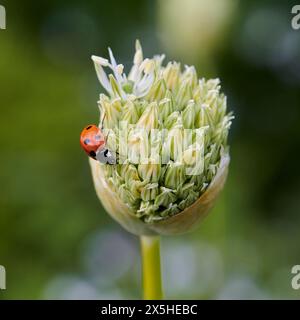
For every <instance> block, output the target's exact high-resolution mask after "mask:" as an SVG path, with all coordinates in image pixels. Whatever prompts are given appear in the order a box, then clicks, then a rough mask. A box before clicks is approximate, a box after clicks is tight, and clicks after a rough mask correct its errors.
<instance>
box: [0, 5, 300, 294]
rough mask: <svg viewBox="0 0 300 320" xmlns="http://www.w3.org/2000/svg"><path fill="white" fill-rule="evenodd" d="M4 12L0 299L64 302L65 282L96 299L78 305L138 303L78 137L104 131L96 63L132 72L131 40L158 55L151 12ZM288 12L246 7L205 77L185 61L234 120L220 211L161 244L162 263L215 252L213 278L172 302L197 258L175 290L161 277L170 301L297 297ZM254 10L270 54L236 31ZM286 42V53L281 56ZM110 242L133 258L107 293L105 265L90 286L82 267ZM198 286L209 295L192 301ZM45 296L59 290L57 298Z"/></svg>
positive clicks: (297, 57)
mask: <svg viewBox="0 0 300 320" xmlns="http://www.w3.org/2000/svg"><path fill="white" fill-rule="evenodd" d="M1 4H2V5H5V7H6V11H7V29H6V30H5V31H4V30H0V70H1V71H0V108H1V117H0V145H1V151H0V153H1V156H0V168H1V170H0V179H1V180H0V181H1V192H0V264H1V265H4V266H5V267H6V270H7V290H6V291H0V298H6V299H29V298H30V299H31V298H32V299H35V298H40V299H43V298H72V297H73V296H72V295H70V294H69V295H68V294H65V295H64V294H62V290H63V288H64V286H65V283H66V279H67V283H70V281H71V282H72V281H73V280H74V279H75V280H74V281H75V282H76V281H78V280H76V279H80V281H83V282H84V283H85V286H84V288H86V286H87V284H88V285H89V286H93V289H94V291H92V292H93V294H91V290H89V291H88V294H86V291H85V290H82V287H81V286H78V287H77V286H76V285H74V286H73V287H72V286H71V288H74V290H75V291H76V290H77V291H76V292H77V293H76V292H75V293H76V294H75V296H76V297H80V298H85V297H95V298H97V297H99V296H100V297H106V298H110V297H120V298H124V297H129V298H137V297H139V296H140V279H139V277H140V275H139V273H138V270H139V258H138V245H137V239H135V238H134V237H133V236H130V235H127V234H125V233H124V232H123V231H122V230H121V228H120V227H119V226H117V225H116V224H115V223H114V222H113V221H112V220H111V219H110V218H109V217H108V215H107V214H106V213H105V212H104V210H103V208H102V206H101V204H100V203H99V201H98V200H97V198H96V195H95V192H94V189H93V186H92V180H91V176H90V172H89V166H88V162H87V158H86V156H85V154H84V153H83V152H82V151H81V150H80V147H79V133H80V131H81V128H82V127H83V126H84V125H85V124H87V123H90V122H91V123H93V122H97V120H98V109H97V105H96V101H97V99H98V94H99V92H100V90H101V88H100V86H99V84H98V81H97V79H96V75H95V72H94V69H93V65H92V62H91V60H90V56H91V55H92V54H97V55H101V56H103V55H106V52H107V51H106V48H107V47H108V46H110V47H112V48H113V51H114V53H115V55H116V57H117V58H118V60H119V61H122V62H124V64H125V67H126V66H127V67H128V66H129V65H130V61H131V57H132V54H133V45H134V40H135V39H136V38H139V39H140V40H141V42H142V43H143V45H144V51H145V55H146V56H147V55H148V56H151V55H153V54H154V53H159V52H162V51H165V50H164V46H163V41H162V40H161V38H160V31H159V30H158V27H157V22H156V21H157V10H158V7H157V4H156V2H154V1H150V0H149V1H138V0H135V1H134V0H130V1H126V2H125V1H96V0H92V1H89V2H86V1H80V0H74V1H68V0H65V1H58V0H54V1H50V0H49V1H48V0H47V1H43V2H42V3H41V2H37V1H33V0H28V1H26V2H25V1H24V2H20V1H16V0H10V1H1ZM292 4H293V2H289V1H284V2H283V1H240V2H239V4H238V6H239V7H238V10H237V14H236V16H235V17H234V19H233V20H232V26H231V29H230V31H229V32H228V34H227V35H226V41H224V45H223V47H222V50H219V51H218V52H216V53H215V54H214V56H213V64H214V68H212V69H210V70H209V71H205V72H204V74H203V73H202V71H201V70H202V69H201V67H200V66H201V65H203V64H205V61H204V62H203V61H200V59H199V61H193V63H196V65H198V66H199V68H197V71H198V74H199V75H200V76H202V75H204V76H214V77H220V78H221V81H222V84H223V90H224V91H225V92H226V94H227V95H228V104H229V108H230V109H231V110H233V111H234V113H235V116H236V120H235V121H234V124H233V129H232V131H231V136H230V140H231V141H230V144H231V156H232V163H231V168H230V174H229V179H228V183H227V185H226V188H225V190H224V192H223V194H222V197H221V199H220V200H219V202H218V204H217V206H216V207H215V209H214V210H213V213H212V214H211V215H210V217H209V218H208V219H207V220H206V221H205V223H204V224H203V226H202V227H201V228H200V229H199V230H198V231H196V232H194V233H192V234H188V235H186V236H182V237H179V238H164V239H163V242H164V244H163V251H164V254H166V255H167V256H168V257H169V258H170V259H171V260H172V259H173V258H174V259H175V257H172V256H171V257H170V252H174V250H173V249H174V247H176V246H179V247H180V245H183V244H184V246H185V248H192V250H194V251H192V252H197V250H198V249H197V248H204V250H203V252H206V251H208V252H212V251H210V248H213V250H214V251H213V252H217V256H218V259H217V260H216V263H217V264H218V263H219V266H218V267H217V268H216V269H214V270H216V273H218V274H214V275H212V276H211V277H210V278H209V277H208V278H207V275H206V273H205V272H202V273H201V274H200V275H198V276H197V280H196V281H192V282H193V284H190V283H189V282H188V281H189V279H186V278H182V279H183V280H182V282H183V285H182V287H185V281H186V287H187V289H186V290H183V289H182V288H178V287H177V288H175V289H174V290H173V289H172V288H168V286H170V284H168V283H167V282H169V281H176V275H177V276H178V274H184V273H185V272H189V268H191V267H190V264H191V265H192V266H193V267H194V269H198V268H199V270H205V268H204V269H203V266H205V265H206V263H207V261H210V260H209V259H210V258H209V257H210V256H209V254H208V255H207V256H205V255H203V256H201V252H200V253H199V254H200V256H199V257H201V259H200V258H199V261H198V260H193V259H194V258H193V257H191V259H192V260H191V261H190V262H189V261H186V264H185V263H183V261H182V260H180V261H179V262H180V263H178V264H177V266H176V269H174V270H175V271H174V272H175V276H174V277H173V278H172V277H171V276H170V274H169V275H166V284H165V286H166V290H167V292H168V295H169V297H177V298H218V297H227V298H239V297H246V298H299V297H300V292H299V291H298V292H297V291H295V290H293V289H292V288H291V285H290V281H291V277H292V276H291V267H292V266H293V265H295V264H300V249H299V241H300V232H299V225H300V216H299V212H300V202H299V194H300V179H299V175H300V174H299V170H298V162H299V161H298V154H299V152H298V151H299V142H300V141H299V140H300V126H299V119H300V117H299V116H300V105H299V101H300V77H299V70H300V66H299V61H300V41H299V40H300V31H294V30H291V27H290V19H291V14H290V11H291V6H292ZM187 5H188V4H187ZM260 9H262V10H263V9H265V11H263V12H265V14H266V20H265V26H264V29H262V30H258V33H257V37H259V32H262V33H265V37H266V39H268V44H269V45H268V46H267V47H264V46H263V42H261V43H260V42H258V43H255V42H253V39H252V38H251V37H250V36H249V39H248V38H247V32H246V33H243V31H242V30H243V28H244V27H243V26H244V24H245V21H247V19H248V17H249V15H251V14H252V13H253V12H255V11H256V10H260ZM268 10H269V11H268ZM268 12H269V14H270V16H268ZM273 12H276V14H278V15H280V17H281V18H282V20H281V21H282V24H281V27H280V28H282V29H280V30H281V31H282V32H283V31H286V32H287V34H288V35H289V37H288V38H287V39H286V38H283V40H282V41H284V39H285V40H286V41H287V42H286V43H285V42H282V41H281V40H280V39H279V40H278V38H276V37H275V36H274V34H273V32H272V28H271V26H272V25H271V26H270V25H268V24H270V23H272V14H273ZM178 28H180V25H179V26H178ZM195 37H197V35H195ZM224 37H225V35H224ZM179 40H180V39H179ZM251 41H252V42H251ZM288 41H290V42H291V43H292V44H293V45H292V46H290V47H289V46H288V44H289V42H288ZM241 43H242V45H244V47H243V48H244V51H240V48H241V46H242V45H241ZM247 45H248V46H249V47H247ZM291 47H292V49H293V50H294V51H292V53H291V52H290V51H288V50H292V49H289V48H291ZM247 50H249V51H247ZM272 50H273V51H272ZM245 52H246V54H245ZM166 53H167V55H168V58H170V59H172V58H176V59H182V58H181V57H177V56H176V55H174V53H172V51H171V50H169V52H166ZM247 53H249V55H248V54H247ZM249 57H250V58H249ZM253 57H254V58H253ZM184 62H185V61H184ZM186 62H187V63H192V62H191V61H186ZM110 232H112V234H118V235H120V236H121V238H124V239H126V241H128V244H129V246H130V248H131V249H130V250H131V251H130V252H129V253H128V255H130V254H133V256H134V258H133V259H132V261H131V263H132V265H130V268H131V269H130V270H131V272H130V270H125V271H124V272H123V273H120V274H118V275H117V276H115V277H114V280H112V281H113V282H111V283H108V284H107V283H106V284H105V285H103V284H101V283H102V282H101V281H102V280H101V279H102V277H104V276H107V277H108V279H109V273H105V274H104V273H103V272H102V270H101V266H102V265H103V263H102V264H101V263H100V264H99V270H98V273H97V274H96V275H95V274H92V275H91V270H90V269H89V268H87V267H86V264H85V261H86V259H88V258H86V252H89V249H86V244H87V243H92V242H93V240H87V239H93V237H94V235H95V234H103V233H104V234H107V233H110ZM113 239H116V237H114V238H113ZM117 239H118V238H117ZM87 246H88V244H87ZM101 246H102V247H103V246H104V245H103V243H101ZM104 247H105V246H104ZM116 248H118V243H116ZM172 250H173V251H172ZM184 250H185V249H184ZM167 252H168V253H167ZM175 253H176V251H175ZM175 253H174V254H175ZM101 254H102V253H101ZM113 254H114V253H113V252H104V253H103V254H102V256H101V257H100V258H99V259H100V260H101V259H103V260H105V259H107V261H112V257H111V255H113ZM178 254H180V253H178ZM197 254H198V253H197ZM121 256H122V255H121ZM125 258H126V257H125ZM202 258H203V259H202ZM122 259H124V257H123V258H122ZM206 259H208V260H206ZM113 261H114V262H115V263H116V264H118V263H121V262H122V261H123V260H122V261H118V254H117V255H116V256H115V257H113ZM172 261H175V262H176V261H178V259H177V260H176V259H175V260H172ZM214 261H215V260H214ZM167 263H168V262H167V261H166V264H165V265H164V269H165V270H164V272H165V273H166V274H167V273H168V272H169V269H168V268H167V266H168V265H167ZM132 270H133V271H132ZM72 279H73V280H72ZM95 279H96V280H95ZM198 281H199V282H198ZM203 281H205V283H207V284H206V287H205V288H204V289H203V291H201V290H198V289H197V288H198V286H201V283H203ZM53 283H55V285H53ZM81 283H82V282H81ZM53 286H54V288H60V289H57V290H56V289H53V290H52V289H51V288H53ZM192 286H194V287H192ZM49 288H50V289H51V290H52V291H51V290H50V289H49ZM76 288H77V289H76ZM78 288H79V289H78ZM80 288H81V289H80ZM89 288H90V287H89ZM116 290H117V292H118V294H117V295H116V294H115V291H116ZM112 292H113V293H112Z"/></svg>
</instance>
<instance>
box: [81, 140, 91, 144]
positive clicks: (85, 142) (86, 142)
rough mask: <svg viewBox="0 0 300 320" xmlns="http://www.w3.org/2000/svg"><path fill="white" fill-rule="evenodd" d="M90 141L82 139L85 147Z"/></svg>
mask: <svg viewBox="0 0 300 320" xmlns="http://www.w3.org/2000/svg"><path fill="white" fill-rule="evenodd" d="M90 141H91V140H90V139H84V141H83V143H84V144H85V145H88V144H89V143H90Z"/></svg>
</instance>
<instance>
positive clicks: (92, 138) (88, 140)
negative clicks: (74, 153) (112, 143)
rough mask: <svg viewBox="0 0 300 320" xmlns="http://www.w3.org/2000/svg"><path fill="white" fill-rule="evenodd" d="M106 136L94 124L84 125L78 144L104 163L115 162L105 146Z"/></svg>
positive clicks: (90, 155)
mask: <svg viewBox="0 0 300 320" xmlns="http://www.w3.org/2000/svg"><path fill="white" fill-rule="evenodd" d="M106 140H107V137H105V136H104V134H103V133H102V131H101V129H100V128H99V127H97V126H96V125H94V124H91V125H88V126H86V127H85V128H84V129H83V130H82V132H81V135H80V144H81V147H82V148H83V150H84V151H85V152H86V153H87V154H88V155H89V157H91V158H93V159H94V160H98V161H99V162H101V163H104V164H115V163H116V158H115V157H114V155H113V154H112V153H111V152H110V150H109V149H108V148H107V147H106Z"/></svg>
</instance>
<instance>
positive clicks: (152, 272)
mask: <svg viewBox="0 0 300 320" xmlns="http://www.w3.org/2000/svg"><path fill="white" fill-rule="evenodd" d="M141 249H142V268H143V289H144V299H146V300H159V299H162V298H163V293H162V279H161V268H160V238H159V236H154V237H152V236H141Z"/></svg>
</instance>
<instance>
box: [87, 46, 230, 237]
mask: <svg viewBox="0 0 300 320" xmlns="http://www.w3.org/2000/svg"><path fill="white" fill-rule="evenodd" d="M163 58H164V56H163V55H161V56H155V57H154V58H152V59H147V58H146V59H144V57H143V52H142V47H141V45H140V43H139V42H137V43H136V52H135V55H134V59H133V60H134V61H133V66H132V69H131V70H130V72H129V75H128V76H126V75H125V74H124V73H123V66H122V65H121V64H117V63H116V61H115V59H114V57H113V55H112V52H111V51H110V59H111V61H108V60H106V59H103V58H100V57H95V56H93V61H94V63H95V67H96V72H97V76H98V79H99V81H100V83H101V85H102V86H103V87H104V89H105V90H106V91H107V93H108V94H107V95H105V94H101V95H100V100H99V108H100V112H101V118H100V119H101V120H100V122H101V124H103V127H104V132H105V135H107V148H109V150H110V151H114V152H115V153H116V154H117V155H118V159H119V161H118V163H117V164H114V165H109V164H105V165H104V164H101V163H99V162H98V161H95V160H93V159H91V160H90V164H91V168H92V175H93V179H94V184H95V188H96V192H97V195H98V197H99V198H100V199H101V201H102V203H103V205H104V207H105V209H106V210H107V211H108V213H110V214H111V216H112V217H113V218H114V219H115V220H117V221H118V222H119V223H120V224H121V225H122V226H123V227H124V228H126V229H127V230H128V231H130V232H132V233H134V234H137V235H154V234H178V233H184V232H186V231H189V230H191V229H192V228H193V227H195V226H196V225H197V224H198V223H199V222H200V221H202V219H203V218H204V217H205V216H206V215H207V213H208V211H209V210H210V208H211V207H212V206H213V204H214V203H215V201H216V199H217V197H218V194H219V193H220V191H221V190H222V188H223V185H224V183H225V180H226V176H227V171H228V165H229V154H228V146H227V137H228V132H229V129H230V126H231V122H232V119H233V116H232V114H231V113H228V112H227V101H226V97H225V95H224V94H223V93H221V91H220V90H221V87H220V81H219V79H211V80H205V79H200V80H198V77H197V73H196V70H195V68H194V67H193V66H191V67H189V66H187V67H185V70H184V71H182V70H181V68H180V64H179V63H176V62H169V63H167V64H166V66H163V64H162V61H163ZM104 68H110V69H111V73H110V74H109V75H108V76H107V75H106V73H105V71H104ZM107 129H110V130H107Z"/></svg>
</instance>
